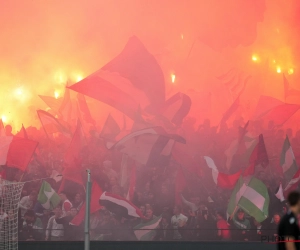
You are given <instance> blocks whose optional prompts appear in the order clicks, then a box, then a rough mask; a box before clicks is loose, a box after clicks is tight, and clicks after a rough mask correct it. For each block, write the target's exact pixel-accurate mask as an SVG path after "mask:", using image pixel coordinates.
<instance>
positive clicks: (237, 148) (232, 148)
mask: <svg viewBox="0 0 300 250" xmlns="http://www.w3.org/2000/svg"><path fill="white" fill-rule="evenodd" d="M257 142H258V140H257V138H254V137H252V136H251V135H250V134H249V133H247V134H245V135H244V136H242V137H239V138H238V139H235V140H234V141H232V143H231V144H230V145H229V147H228V148H227V149H226V150H225V155H226V157H227V159H226V167H227V169H230V168H231V166H232V159H233V157H234V156H235V155H236V154H239V155H240V156H241V157H242V158H243V159H244V160H246V161H248V159H249V157H250V155H251V152H252V151H253V149H254V148H255V146H256V144H257Z"/></svg>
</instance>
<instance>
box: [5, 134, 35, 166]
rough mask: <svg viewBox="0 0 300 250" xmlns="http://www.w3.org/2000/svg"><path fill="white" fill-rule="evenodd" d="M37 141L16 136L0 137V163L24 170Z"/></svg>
mask: <svg viewBox="0 0 300 250" xmlns="http://www.w3.org/2000/svg"><path fill="white" fill-rule="evenodd" d="M37 145H38V143H37V142H35V141H32V140H28V139H25V138H20V137H16V136H1V137H0V165H7V166H10V167H15V168H18V169H20V170H22V171H25V169H26V168H27V165H28V164H29V162H30V160H31V158H32V155H33V153H34V151H35V149H36V147H37Z"/></svg>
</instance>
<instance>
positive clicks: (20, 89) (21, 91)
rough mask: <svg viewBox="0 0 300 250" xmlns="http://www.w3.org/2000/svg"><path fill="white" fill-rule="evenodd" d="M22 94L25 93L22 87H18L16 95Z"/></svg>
mask: <svg viewBox="0 0 300 250" xmlns="http://www.w3.org/2000/svg"><path fill="white" fill-rule="evenodd" d="M22 94H23V90H22V88H17V89H16V90H15V95H16V96H21V95H22Z"/></svg>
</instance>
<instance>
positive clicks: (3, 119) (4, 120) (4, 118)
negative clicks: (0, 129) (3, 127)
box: [1, 115, 7, 123]
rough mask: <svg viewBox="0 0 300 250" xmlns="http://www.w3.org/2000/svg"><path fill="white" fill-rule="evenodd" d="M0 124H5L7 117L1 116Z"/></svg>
mask: <svg viewBox="0 0 300 250" xmlns="http://www.w3.org/2000/svg"><path fill="white" fill-rule="evenodd" d="M1 119H2V122H4V123H6V122H7V117H6V116H5V115H2V116H1Z"/></svg>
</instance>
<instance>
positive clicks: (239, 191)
mask: <svg viewBox="0 0 300 250" xmlns="http://www.w3.org/2000/svg"><path fill="white" fill-rule="evenodd" d="M269 203H270V198H269V194H268V189H267V187H266V186H265V184H264V183H262V182H261V181H260V180H258V179H256V178H255V177H246V178H243V177H240V179H239V180H238V182H237V184H236V186H235V188H234V190H233V192H232V194H231V197H230V200H229V204H228V208H227V214H229V216H231V215H233V214H234V212H235V211H236V208H238V207H239V208H241V209H243V210H244V211H245V212H246V213H247V214H249V215H250V216H252V217H254V218H255V220H256V221H258V222H262V221H264V220H265V219H266V218H267V217H268V209H269Z"/></svg>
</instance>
